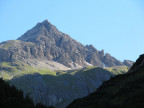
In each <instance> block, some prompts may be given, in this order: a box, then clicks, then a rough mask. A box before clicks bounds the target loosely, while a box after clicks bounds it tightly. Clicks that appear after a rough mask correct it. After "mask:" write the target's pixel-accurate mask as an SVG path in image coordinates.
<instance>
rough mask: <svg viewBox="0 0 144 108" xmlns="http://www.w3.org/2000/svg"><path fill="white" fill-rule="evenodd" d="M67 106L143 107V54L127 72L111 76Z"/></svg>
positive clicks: (81, 107) (100, 107)
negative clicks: (94, 89) (94, 90)
mask: <svg viewBox="0 0 144 108" xmlns="http://www.w3.org/2000/svg"><path fill="white" fill-rule="evenodd" d="M67 108H144V55H141V56H140V57H139V59H138V60H137V61H136V63H134V65H133V66H132V68H131V69H130V70H129V72H128V73H127V74H123V75H117V76H115V77H112V78H111V79H110V80H109V81H106V82H104V83H103V84H102V86H100V88H98V89H97V91H96V92H94V93H91V94H90V95H88V96H87V97H84V98H81V99H77V100H75V101H73V102H72V103H71V104H70V105H69V106H68V107H67Z"/></svg>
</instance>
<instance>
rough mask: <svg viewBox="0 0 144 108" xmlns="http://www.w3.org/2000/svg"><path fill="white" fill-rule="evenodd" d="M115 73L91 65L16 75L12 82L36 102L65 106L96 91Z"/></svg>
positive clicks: (63, 107) (61, 107) (58, 107)
mask: <svg viewBox="0 0 144 108" xmlns="http://www.w3.org/2000/svg"><path fill="white" fill-rule="evenodd" d="M113 75H114V74H112V73H111V72H109V71H107V70H104V69H102V68H99V67H89V68H87V69H82V70H77V71H69V72H66V73H60V74H58V75H49V74H43V75H42V74H38V73H35V74H26V75H23V76H19V77H14V78H13V79H12V80H10V83H11V84H14V85H15V86H16V87H17V88H18V89H22V90H23V91H24V93H25V94H30V97H31V98H32V99H33V100H34V102H35V103H39V102H40V103H43V104H45V105H47V106H50V105H53V106H56V108H65V107H66V106H67V105H68V104H69V103H70V102H72V101H73V100H74V99H77V98H81V97H84V96H86V95H88V94H89V93H91V92H93V91H95V90H96V89H97V88H98V87H99V86H100V85H101V84H102V83H103V81H105V80H109V79H110V78H111V77H112V76H113Z"/></svg>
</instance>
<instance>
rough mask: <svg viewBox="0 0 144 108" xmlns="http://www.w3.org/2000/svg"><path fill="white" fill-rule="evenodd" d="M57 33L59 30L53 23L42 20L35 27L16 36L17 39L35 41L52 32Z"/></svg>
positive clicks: (48, 35) (50, 34)
mask: <svg viewBox="0 0 144 108" xmlns="http://www.w3.org/2000/svg"><path fill="white" fill-rule="evenodd" d="M58 33H60V32H59V31H58V30H57V28H56V27H55V26H54V25H52V24H51V23H50V22H49V21H48V20H44V21H43V22H39V23H38V24H37V25H36V26H35V27H33V28H32V29H30V30H28V31H27V32H26V33H24V34H23V35H22V36H21V37H19V38H18V40H21V41H24V42H34V43H37V42H38V41H41V40H43V39H44V38H48V37H50V36H53V35H54V34H56V35H57V34H58ZM56 35H55V36H56ZM42 37H43V38H42Z"/></svg>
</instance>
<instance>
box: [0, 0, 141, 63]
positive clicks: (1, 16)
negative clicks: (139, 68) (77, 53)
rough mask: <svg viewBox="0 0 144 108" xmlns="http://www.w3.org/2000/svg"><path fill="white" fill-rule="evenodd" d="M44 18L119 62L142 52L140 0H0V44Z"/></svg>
mask: <svg viewBox="0 0 144 108" xmlns="http://www.w3.org/2000/svg"><path fill="white" fill-rule="evenodd" d="M45 19H47V20H48V21H49V22H51V23H52V24H53V25H55V26H56V27H57V28H58V29H59V30H60V31H62V32H64V33H66V34H68V35H70V36H71V37H72V38H74V39H75V40H77V41H79V42H81V43H82V44H83V45H87V44H92V45H93V46H95V47H96V48H97V49H98V50H102V49H104V50H105V52H107V53H110V54H111V55H112V56H114V57H116V58H117V59H119V60H121V61H123V60H124V59H129V60H133V61H135V60H136V59H137V58H138V57H139V55H140V54H142V53H144V47H143V45H144V0H0V42H2V41H6V40H15V39H17V38H18V37H20V36H21V35H22V34H23V33H25V32H26V31H27V30H29V29H30V28H32V27H33V26H35V25H36V24H37V23H38V22H42V21H43V20H45Z"/></svg>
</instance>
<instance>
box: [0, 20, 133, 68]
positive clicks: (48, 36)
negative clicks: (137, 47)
mask: <svg viewBox="0 0 144 108" xmlns="http://www.w3.org/2000/svg"><path fill="white" fill-rule="evenodd" d="M17 61H21V62H23V63H26V64H28V65H31V66H36V67H40V68H41V67H42V68H43V67H48V68H49V69H51V70H58V69H62V70H68V69H77V68H83V67H86V66H92V65H93V66H99V67H112V66H119V65H127V66H131V65H132V64H133V62H131V61H127V60H125V61H124V62H121V61H119V60H117V59H116V58H114V57H112V56H111V55H110V54H108V53H106V54H105V53H104V50H102V51H98V50H97V49H96V48H94V47H93V46H92V45H86V46H84V45H82V44H81V43H79V42H77V41H76V40H74V39H72V38H71V37H70V36H68V35H67V34H64V33H62V32H60V31H58V29H57V28H56V27H55V26H54V25H52V24H50V22H48V21H47V20H45V21H43V22H42V23H38V24H37V25H36V26H35V27H33V28H32V29H30V30H28V31H27V32H26V33H24V34H23V35H22V36H21V37H19V38H18V39H17V40H11V41H6V42H2V43H1V44H0V62H17Z"/></svg>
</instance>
